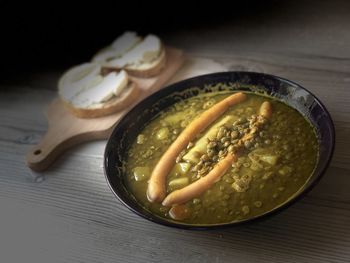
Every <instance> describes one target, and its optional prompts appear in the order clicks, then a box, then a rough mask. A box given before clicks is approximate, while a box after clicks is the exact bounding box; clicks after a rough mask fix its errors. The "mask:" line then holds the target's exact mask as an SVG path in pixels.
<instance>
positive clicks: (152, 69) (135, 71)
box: [101, 48, 166, 78]
mask: <svg viewBox="0 0 350 263" xmlns="http://www.w3.org/2000/svg"><path fill="white" fill-rule="evenodd" d="M165 65H166V51H165V49H164V48H162V51H161V52H160V55H159V56H158V57H157V58H156V59H155V60H153V61H152V62H150V63H141V64H138V65H129V66H126V67H124V68H123V69H124V70H125V71H127V72H128V73H129V74H130V75H132V76H134V77H141V78H149V77H154V76H157V75H159V74H160V72H161V71H162V70H163V68H164V67H165ZM120 70H121V68H119V67H109V66H102V70H101V72H102V74H103V75H106V74H108V73H110V72H112V71H120Z"/></svg>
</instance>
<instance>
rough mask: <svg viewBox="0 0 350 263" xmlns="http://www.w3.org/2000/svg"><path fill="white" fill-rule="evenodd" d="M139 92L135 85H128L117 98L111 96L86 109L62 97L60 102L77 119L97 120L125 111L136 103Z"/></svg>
mask: <svg viewBox="0 0 350 263" xmlns="http://www.w3.org/2000/svg"><path fill="white" fill-rule="evenodd" d="M140 92H141V90H140V89H139V88H138V87H137V86H136V84H135V83H129V85H128V86H127V87H126V88H125V89H124V90H123V91H122V93H121V94H120V95H119V96H118V97H116V96H113V97H112V98H111V99H109V100H108V101H106V102H103V103H97V104H93V105H91V106H90V107H88V108H80V107H77V106H75V105H73V104H72V103H71V102H69V101H67V100H64V99H63V98H62V97H61V100H62V101H63V103H64V106H65V107H66V109H67V110H69V111H70V112H71V113H72V114H74V115H75V116H77V117H79V118H97V117H103V116H106V115H109V114H113V113H115V112H118V111H121V110H124V109H127V108H128V107H129V106H130V105H132V104H133V103H135V102H136V101H137V98H138V97H139V94H140Z"/></svg>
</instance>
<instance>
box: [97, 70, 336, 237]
mask: <svg viewBox="0 0 350 263" xmlns="http://www.w3.org/2000/svg"><path fill="white" fill-rule="evenodd" d="M232 74H248V75H259V76H261V77H264V76H265V77H269V78H272V79H276V80H278V81H280V82H285V83H287V84H290V85H292V86H294V87H297V88H298V89H302V90H304V91H306V92H307V93H308V94H310V95H311V96H312V98H313V99H314V100H315V101H316V102H317V104H319V106H320V108H321V109H322V111H323V112H324V113H325V115H326V118H327V120H328V122H329V127H330V130H329V132H330V146H331V147H330V149H329V151H328V152H327V153H328V154H327V156H326V157H327V161H326V162H325V163H324V164H323V167H322V169H321V170H320V172H319V173H318V174H317V175H316V177H315V178H314V179H313V181H312V182H311V183H309V184H308V181H307V182H306V183H305V184H304V186H303V187H302V188H300V189H299V190H298V191H297V192H296V193H295V194H294V195H293V196H292V197H291V198H290V199H288V200H287V201H285V202H284V203H282V204H280V205H279V206H277V207H275V208H273V209H272V210H270V211H267V212H265V213H263V214H261V215H257V216H254V217H250V218H247V219H244V220H240V221H233V222H226V223H218V224H197V225H194V224H188V223H182V222H177V221H174V220H171V219H165V218H162V217H160V216H157V215H155V214H152V213H151V212H150V211H148V210H147V209H144V211H145V212H147V214H145V213H142V212H141V211H139V210H138V209H137V208H135V207H133V206H132V205H131V204H130V198H126V199H124V197H123V196H122V195H121V190H120V189H119V188H115V187H114V186H113V185H112V183H111V179H110V175H109V173H108V165H109V164H108V162H109V158H108V151H109V149H110V147H111V146H110V145H111V143H112V140H113V137H115V133H116V131H117V129H118V125H119V124H120V123H121V122H122V121H123V120H124V119H125V118H126V117H127V116H128V115H129V114H131V113H132V112H133V111H135V110H136V109H137V108H138V107H140V106H139V105H140V104H141V103H145V101H148V100H149V101H152V100H153V97H154V96H157V94H162V93H165V92H166V90H169V89H171V88H172V87H175V86H179V85H182V84H184V83H186V82H191V81H194V80H196V79H200V78H208V77H209V78H220V77H222V76H225V75H232ZM162 97H164V94H162V95H161V96H160V98H158V100H159V99H161V98H162ZM277 99H278V98H277ZM169 106H170V105H169ZM288 106H289V107H292V106H291V105H288ZM292 108H293V109H295V108H294V107H292ZM298 112H299V111H298ZM312 126H314V125H313V124H312ZM335 136H336V135H335V127H334V122H333V119H332V117H331V115H330V113H329V111H328V110H327V108H326V107H325V105H324V104H323V103H322V102H321V100H320V99H318V97H316V96H315V95H314V94H313V93H312V92H310V91H309V90H308V89H306V88H304V87H303V86H301V85H300V84H298V83H296V82H294V81H291V80H288V79H286V78H283V77H279V76H275V75H272V74H266V73H260V72H251V71H223V72H215V73H209V74H204V75H198V76H195V77H191V78H187V79H184V80H181V81H178V82H175V83H172V84H170V85H167V86H165V87H164V88H162V89H160V90H158V91H156V92H154V93H152V94H150V95H149V96H147V97H146V98H144V99H142V100H141V101H138V102H137V103H136V104H135V105H134V106H133V107H132V108H131V109H130V110H128V111H127V112H125V113H124V114H123V115H122V116H121V118H120V119H119V120H118V121H117V122H116V123H115V125H114V128H113V131H112V133H111V135H110V136H109V138H108V141H107V144H106V146H105V150H104V162H103V164H104V166H103V170H104V176H105V179H106V181H107V184H108V186H109V188H110V189H111V191H112V192H113V194H114V195H115V196H116V197H117V199H118V200H119V201H120V202H121V203H122V204H123V205H124V206H126V207H127V208H128V209H129V210H131V211H132V212H133V213H135V214H137V215H139V216H141V217H143V218H145V219H147V220H148V221H151V222H154V223H157V224H160V225H164V226H168V227H174V228H180V229H189V230H209V229H213V230H214V229H222V228H227V227H233V226H238V225H244V224H247V223H251V222H252V221H258V220H265V219H267V218H270V217H271V216H272V215H275V214H277V213H279V212H281V211H282V210H284V209H286V208H288V207H290V206H291V205H293V204H295V203H296V202H297V201H299V200H300V199H302V198H304V197H305V196H306V195H307V193H309V192H310V191H311V190H312V189H313V187H314V186H315V185H316V184H317V183H318V182H319V181H320V180H321V178H322V177H323V176H324V174H325V172H326V170H327V168H328V167H329V164H330V162H331V160H332V157H333V153H334V148H335ZM309 179H310V178H309ZM136 202H137V201H136ZM139 206H140V207H142V205H141V204H139Z"/></svg>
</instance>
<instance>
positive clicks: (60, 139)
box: [26, 126, 110, 172]
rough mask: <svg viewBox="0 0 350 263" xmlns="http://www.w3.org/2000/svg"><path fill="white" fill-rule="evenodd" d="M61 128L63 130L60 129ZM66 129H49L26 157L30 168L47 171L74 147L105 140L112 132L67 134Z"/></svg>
mask: <svg viewBox="0 0 350 263" xmlns="http://www.w3.org/2000/svg"><path fill="white" fill-rule="evenodd" d="M60 128H61V129H60ZM63 128H64V127H57V126H56V127H53V128H52V129H51V128H49V130H48V131H47V133H46V134H45V136H44V137H43V138H42V140H41V141H40V142H39V144H37V145H36V146H35V147H34V148H33V149H31V151H29V152H28V154H27V156H26V163H27V165H28V167H30V168H31V169H32V170H34V171H36V172H41V171H44V170H46V169H47V168H48V167H49V166H50V165H51V164H52V163H53V162H54V161H55V160H56V159H57V157H58V156H59V155H61V154H62V153H63V152H65V151H66V150H67V149H69V148H71V147H72V146H74V145H77V144H80V143H82V142H85V141H90V140H98V139H105V138H107V137H108V135H109V133H110V130H104V131H91V132H86V133H80V131H78V130H77V132H76V133H75V134H74V133H72V132H70V133H65V132H64V130H63Z"/></svg>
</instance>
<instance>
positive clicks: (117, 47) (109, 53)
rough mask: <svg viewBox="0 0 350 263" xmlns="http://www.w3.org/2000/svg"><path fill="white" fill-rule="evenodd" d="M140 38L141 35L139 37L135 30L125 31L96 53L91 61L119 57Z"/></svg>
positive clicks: (102, 61) (139, 40)
mask: <svg viewBox="0 0 350 263" xmlns="http://www.w3.org/2000/svg"><path fill="white" fill-rule="evenodd" d="M141 40H142V39H141V37H139V36H138V35H137V34H136V32H129V31H127V32H125V33H124V34H123V35H121V36H119V37H118V38H117V39H116V40H114V41H113V43H112V44H111V45H110V46H109V47H107V48H105V49H104V50H101V51H100V52H99V53H97V54H96V55H95V56H94V57H93V59H92V61H93V62H98V63H104V62H106V61H109V60H111V59H115V58H119V57H121V56H123V55H124V54H125V53H126V52H128V51H129V50H131V49H132V48H134V47H135V46H136V45H137V44H138V43H139V42H141Z"/></svg>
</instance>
